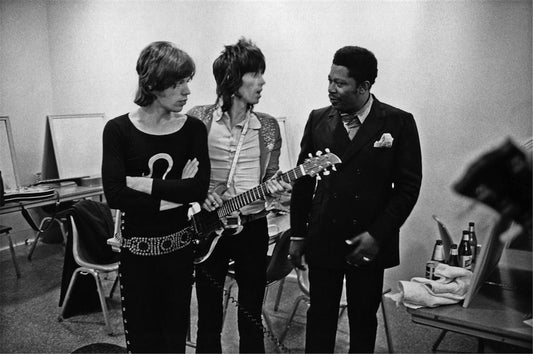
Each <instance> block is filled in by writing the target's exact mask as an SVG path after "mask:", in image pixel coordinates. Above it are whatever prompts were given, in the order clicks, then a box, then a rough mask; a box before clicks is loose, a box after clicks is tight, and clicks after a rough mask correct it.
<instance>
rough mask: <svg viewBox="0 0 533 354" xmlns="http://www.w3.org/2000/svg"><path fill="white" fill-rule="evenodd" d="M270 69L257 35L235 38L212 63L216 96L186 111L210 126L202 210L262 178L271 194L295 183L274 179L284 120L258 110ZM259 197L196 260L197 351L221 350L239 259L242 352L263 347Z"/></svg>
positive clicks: (263, 244) (264, 243) (264, 239)
mask: <svg viewBox="0 0 533 354" xmlns="http://www.w3.org/2000/svg"><path fill="white" fill-rule="evenodd" d="M264 71H265V59H264V56H263V53H262V52H261V50H260V49H259V48H258V47H256V46H255V45H254V44H253V43H252V42H250V41H248V40H245V39H241V40H239V41H238V43H237V44H235V45H228V46H226V47H225V49H224V50H223V51H222V53H221V54H220V56H219V57H218V58H217V59H216V60H215V62H214V63H213V74H214V76H215V80H216V83H217V101H216V103H215V104H214V105H207V106H197V107H194V108H192V109H191V110H190V111H189V112H188V113H189V114H190V115H192V116H196V117H198V118H199V119H201V120H202V121H203V122H204V123H205V125H206V126H207V129H208V132H209V135H208V145H209V156H210V161H211V181H210V188H209V190H210V192H209V193H208V197H207V198H206V200H205V202H204V203H203V205H202V208H203V211H202V212H204V214H205V212H213V211H215V210H217V209H219V208H220V207H222V205H223V201H224V200H228V199H231V198H233V197H235V196H237V195H239V194H241V193H243V192H246V191H248V190H251V189H253V188H254V187H256V186H257V185H258V184H261V183H264V186H265V188H266V189H267V191H265V190H264V188H263V189H261V191H262V192H265V194H272V193H278V192H282V191H284V190H290V189H291V185H290V184H289V183H287V182H285V181H283V180H279V181H278V178H276V177H277V172H278V168H279V165H278V161H279V155H280V151H281V137H280V130H279V126H278V123H277V121H276V119H275V118H273V117H271V116H269V115H267V114H264V113H258V112H254V111H253V106H254V105H255V104H257V103H258V102H259V99H260V97H261V91H262V88H263V85H264V84H265V80H264V79H263V73H264ZM256 195H257V194H256ZM255 199H256V198H250V199H248V201H250V203H245V204H248V205H245V206H243V207H241V208H240V209H238V210H236V212H234V213H232V215H231V216H230V217H228V218H225V220H222V221H221V222H222V224H225V226H226V228H227V230H226V231H225V232H224V234H223V236H222V237H221V238H220V239H219V240H218V242H217V244H216V247H215V248H214V249H212V251H211V252H210V254H209V257H208V258H206V259H203V260H200V261H201V263H199V264H197V266H196V294H197V297H198V333H197V340H196V352H198V353H221V352H222V347H221V332H222V311H223V309H222V298H223V293H222V289H221V287H220V285H221V284H222V285H223V284H224V279H225V277H226V274H227V271H228V265H229V260H230V259H232V260H234V262H235V263H234V265H235V276H236V280H237V284H238V288H239V299H238V301H239V313H238V327H239V334H240V342H239V347H240V351H241V352H246V353H252V352H254V353H257V352H264V351H265V348H264V341H263V330H262V326H261V307H262V302H263V295H264V291H265V284H266V268H267V251H268V225H267V219H266V215H267V212H266V210H265V200H264V199H262V198H261V199H259V200H255ZM253 200H255V201H253ZM212 214H214V215H215V219H217V220H215V225H216V223H217V222H218V218H216V216H221V215H222V214H218V215H217V214H215V213H212ZM206 228H207V229H209V226H207V227H206ZM239 230H240V232H238V233H236V234H232V233H235V232H234V231H239Z"/></svg>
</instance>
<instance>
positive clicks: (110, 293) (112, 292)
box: [109, 274, 119, 299]
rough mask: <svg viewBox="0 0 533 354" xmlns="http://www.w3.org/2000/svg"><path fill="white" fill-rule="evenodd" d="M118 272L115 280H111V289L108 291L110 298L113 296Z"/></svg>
mask: <svg viewBox="0 0 533 354" xmlns="http://www.w3.org/2000/svg"><path fill="white" fill-rule="evenodd" d="M118 278H119V276H118V274H117V276H116V277H115V281H114V282H113V286H112V287H111V290H110V291H109V298H110V299H112V298H113V294H114V293H115V289H116V288H117V284H118Z"/></svg>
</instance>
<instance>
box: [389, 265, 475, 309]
mask: <svg viewBox="0 0 533 354" xmlns="http://www.w3.org/2000/svg"><path fill="white" fill-rule="evenodd" d="M435 276H436V277H440V278H439V279H437V280H430V279H426V278H421V277H415V278H412V279H411V281H403V280H401V281H399V282H398V283H399V284H398V288H399V290H400V293H395V294H391V295H389V296H388V297H390V298H391V299H393V300H395V301H396V303H399V302H402V303H403V305H404V306H406V307H411V308H420V307H437V306H440V305H451V304H456V303H458V302H459V301H461V300H464V298H465V296H466V294H467V293H468V290H469V289H470V281H471V280H472V272H471V271H469V270H467V269H464V268H460V267H452V266H449V265H447V264H443V263H439V264H438V265H437V267H436V268H435ZM387 295H388V294H387Z"/></svg>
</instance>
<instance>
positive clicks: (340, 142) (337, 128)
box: [324, 109, 351, 151]
mask: <svg viewBox="0 0 533 354" xmlns="http://www.w3.org/2000/svg"><path fill="white" fill-rule="evenodd" d="M327 128H328V130H329V131H328V132H327V133H328V134H324V135H326V136H331V137H333V141H332V145H331V146H332V147H333V146H335V150H333V151H346V149H347V147H348V145H349V144H350V143H351V140H350V138H349V137H348V133H347V132H346V129H345V128H344V124H342V120H341V117H340V115H339V112H338V111H337V110H336V109H332V110H331V111H330V112H329V116H328V121H327Z"/></svg>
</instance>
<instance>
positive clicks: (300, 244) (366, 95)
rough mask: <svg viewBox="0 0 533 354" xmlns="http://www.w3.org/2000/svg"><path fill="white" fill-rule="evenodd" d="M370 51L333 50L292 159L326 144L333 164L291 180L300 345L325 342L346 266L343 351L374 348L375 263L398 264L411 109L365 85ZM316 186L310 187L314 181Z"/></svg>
mask: <svg viewBox="0 0 533 354" xmlns="http://www.w3.org/2000/svg"><path fill="white" fill-rule="evenodd" d="M376 76H377V60H376V58H375V56H374V54H373V53H372V52H370V51H368V50H367V49H364V48H360V47H354V46H348V47H343V48H341V49H339V50H338V51H337V52H336V53H335V55H334V58H333V65H332V66H331V71H330V73H329V76H328V80H329V86H328V92H329V99H330V102H331V106H328V107H324V108H320V109H317V110H314V111H312V112H311V114H310V115H309V119H308V121H307V124H306V127H305V130H304V135H303V138H302V141H301V151H300V155H299V158H298V163H299V164H300V163H302V162H303V161H304V160H305V159H306V157H307V156H308V154H309V153H313V154H314V153H315V152H316V151H324V150H325V149H329V150H330V151H331V152H332V153H334V154H336V155H338V156H339V157H340V158H341V160H342V164H340V165H337V172H333V173H331V174H329V175H327V176H323V177H322V179H321V180H318V183H316V182H317V180H316V178H312V177H304V178H301V179H299V180H298V181H296V183H295V184H294V188H293V191H292V198H291V236H292V237H291V248H290V255H289V257H290V259H291V261H292V263H293V265H294V266H295V267H303V265H302V256H304V255H305V261H306V262H307V264H308V266H309V281H310V294H311V306H310V308H309V310H308V312H307V329H306V352H333V351H334V348H335V336H336V331H337V317H338V311H339V303H340V298H341V294H342V289H343V283H344V277H345V276H346V295H347V302H348V317H349V324H350V352H367V353H368V352H373V351H374V345H375V339H376V329H377V319H376V312H377V310H378V307H379V303H380V300H381V293H382V288H383V273H384V270H385V269H386V268H390V267H393V266H396V265H398V264H399V229H400V226H402V224H403V223H404V222H405V220H406V219H407V217H408V216H409V214H410V213H411V210H412V209H413V207H414V205H415V203H416V200H417V198H418V194H419V191H420V184H421V180H422V162H421V152H420V141H419V138H418V131H417V128H416V124H415V121H414V119H413V116H412V115H411V114H410V113H407V112H404V111H402V110H400V109H398V108H395V107H392V106H389V105H387V104H385V103H382V102H380V101H378V100H377V98H376V97H374V96H373V95H372V94H371V93H370V88H371V87H372V85H373V84H374V81H375V78H376ZM315 187H316V188H315Z"/></svg>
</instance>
